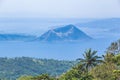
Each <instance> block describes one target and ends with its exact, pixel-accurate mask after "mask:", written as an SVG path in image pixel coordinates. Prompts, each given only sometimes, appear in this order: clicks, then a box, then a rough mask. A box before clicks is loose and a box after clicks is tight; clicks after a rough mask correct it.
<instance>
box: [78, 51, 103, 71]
mask: <svg viewBox="0 0 120 80" xmlns="http://www.w3.org/2000/svg"><path fill="white" fill-rule="evenodd" d="M96 53H97V51H92V50H91V49H88V50H86V51H85V54H83V57H84V58H83V59H82V58H79V59H77V60H79V61H80V64H81V65H82V66H83V67H84V68H85V69H86V70H87V71H89V70H90V69H91V68H92V67H94V66H96V65H98V64H99V63H101V62H102V60H101V57H99V56H97V55H96Z"/></svg>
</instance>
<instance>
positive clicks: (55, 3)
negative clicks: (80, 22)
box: [0, 0, 120, 18]
mask: <svg viewBox="0 0 120 80" xmlns="http://www.w3.org/2000/svg"><path fill="white" fill-rule="evenodd" d="M0 17H42V18H112V17H120V0H0Z"/></svg>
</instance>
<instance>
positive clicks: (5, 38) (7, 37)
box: [0, 33, 36, 41]
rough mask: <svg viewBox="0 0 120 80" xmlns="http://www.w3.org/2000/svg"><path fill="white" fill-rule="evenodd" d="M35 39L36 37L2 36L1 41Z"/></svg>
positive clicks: (20, 35)
mask: <svg viewBox="0 0 120 80" xmlns="http://www.w3.org/2000/svg"><path fill="white" fill-rule="evenodd" d="M35 38H36V36H32V35H26V34H5V33H4V34H0V40H1V41H30V40H34V39H35Z"/></svg>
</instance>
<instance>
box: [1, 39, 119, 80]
mask: <svg viewBox="0 0 120 80" xmlns="http://www.w3.org/2000/svg"><path fill="white" fill-rule="evenodd" d="M119 43H120V42H119V41H117V42H114V43H112V44H111V45H110V46H109V48H108V49H107V51H106V54H105V55H103V56H102V57H100V56H98V55H97V51H94V50H92V49H88V50H86V51H85V53H84V54H83V58H79V59H77V60H76V61H57V60H52V59H50V60H47V59H35V58H27V57H22V58H14V59H11V58H0V60H1V63H0V64H1V65H3V66H1V65H0V68H1V70H0V71H1V74H0V78H2V80H7V79H8V78H9V79H8V80H10V78H12V77H11V76H14V79H15V78H17V80H120V53H119V52H120V49H119V47H120V45H119ZM11 64H12V66H11ZM13 65H14V66H13ZM10 67H12V68H10ZM3 68H5V69H3ZM22 69H23V70H22ZM2 70H4V71H2ZM10 70H11V72H10ZM15 70H17V71H15ZM29 70H30V71H29ZM3 74H4V75H3ZM8 74H9V76H8ZM13 74H14V75H13ZM5 78H7V79H5ZM12 80H13V79H12Z"/></svg>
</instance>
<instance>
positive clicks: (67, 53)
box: [0, 39, 113, 60]
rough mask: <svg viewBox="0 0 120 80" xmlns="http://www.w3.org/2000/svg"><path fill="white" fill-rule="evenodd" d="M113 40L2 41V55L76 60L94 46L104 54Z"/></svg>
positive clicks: (0, 48) (0, 43)
mask: <svg viewBox="0 0 120 80" xmlns="http://www.w3.org/2000/svg"><path fill="white" fill-rule="evenodd" d="M112 41H113V40H109V39H106V40H105V39H104V40H103V39H99V40H93V41H90V42H70V43H68V42H67V43H65V42H63V43H43V42H20V41H14V42H13V41H1V42H0V57H22V56H26V57H36V58H48V59H51V58H52V59H59V60H75V59H77V58H79V57H82V54H83V53H84V51H85V50H86V49H89V48H92V49H93V50H97V51H98V55H102V54H104V52H105V50H106V48H107V47H108V46H109V45H110V43H111V42H112Z"/></svg>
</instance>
